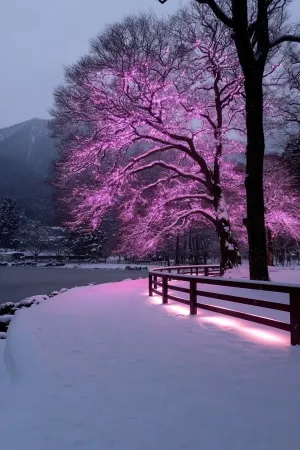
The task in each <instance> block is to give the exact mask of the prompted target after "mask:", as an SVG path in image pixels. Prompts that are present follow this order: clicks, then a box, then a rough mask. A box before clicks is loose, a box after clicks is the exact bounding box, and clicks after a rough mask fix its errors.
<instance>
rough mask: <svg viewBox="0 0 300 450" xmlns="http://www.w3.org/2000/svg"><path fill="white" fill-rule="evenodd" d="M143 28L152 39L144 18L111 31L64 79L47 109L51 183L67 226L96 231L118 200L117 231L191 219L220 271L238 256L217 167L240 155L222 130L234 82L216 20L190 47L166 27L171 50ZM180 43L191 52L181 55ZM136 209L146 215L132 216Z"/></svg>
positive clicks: (234, 111) (228, 126) (237, 102)
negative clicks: (210, 244)
mask: <svg viewBox="0 0 300 450" xmlns="http://www.w3.org/2000/svg"><path fill="white" fill-rule="evenodd" d="M152 20H153V23H152V28H151V33H150V31H149V29H148V28H147V30H146V31H145V20H144V19H143V17H140V18H136V19H128V20H127V22H126V21H125V22H124V23H122V24H117V25H115V26H113V27H111V28H110V29H108V31H107V32H106V34H104V35H101V36H100V37H99V38H98V39H97V40H95V41H94V43H93V47H92V52H91V54H90V56H89V57H87V58H85V59H83V60H81V61H80V62H79V63H78V64H76V65H75V66H74V67H73V68H71V69H69V70H68V71H67V74H66V79H67V85H66V86H65V87H61V88H59V89H58V90H57V91H56V93H55V109H54V110H53V116H54V117H55V120H54V122H53V130H54V135H55V136H56V137H58V138H60V139H61V148H62V152H61V159H60V161H59V163H58V164H57V168H56V184H57V185H58V186H59V187H60V188H61V189H62V190H63V191H64V192H65V190H66V187H68V189H69V192H70V195H68V197H66V196H65V197H64V199H63V200H64V204H65V205H66V207H67V208H68V209H69V211H70V212H71V215H72V217H73V219H74V220H73V222H72V226H73V227H74V228H76V227H79V226H82V224H87V226H92V227H94V228H97V227H98V226H99V224H100V222H101V220H102V218H103V217H104V215H105V214H106V212H107V211H109V210H110V208H112V207H114V206H115V205H116V204H120V203H122V201H123V202H124V201H125V203H123V214H122V215H121V217H122V218H123V220H124V223H130V219H134V218H135V217H138V218H139V222H138V223H140V226H141V228H142V229H145V230H148V232H150V234H151V232H152V233H153V232H154V230H155V229H157V228H158V227H159V226H160V225H159V224H160V223H163V222H165V219H164V218H165V217H166V216H167V215H169V217H172V216H173V215H174V220H173V221H169V222H168V224H167V225H166V226H165V227H164V228H165V232H171V231H172V228H173V229H174V230H178V228H179V227H181V226H184V224H185V223H188V222H189V221H190V220H196V219H195V217H199V218H201V219H200V220H205V221H210V222H211V223H212V224H213V225H214V226H215V228H216V231H217V234H218V237H219V241H220V249H221V266H222V267H223V268H224V269H226V268H229V267H232V266H233V265H235V264H237V262H238V258H239V256H238V249H237V244H236V242H235V240H234V238H233V236H232V232H231V226H230V220H229V215H228V210H227V205H226V201H225V196H224V187H225V186H226V182H227V183H228V180H231V182H234V180H233V178H234V176H235V175H234V172H233V171H232V170H231V168H230V164H229V162H227V163H226V164H225V163H224V161H223V160H224V154H225V155H230V154H231V153H236V152H239V151H240V145H239V142H238V141H237V140H236V139H232V138H231V132H232V131H234V130H235V131H236V130H239V129H240V128H242V127H243V121H242V117H241V114H240V113H241V111H242V105H241V93H242V81H243V80H242V76H241V74H240V73H239V71H238V68H237V63H236V59H235V57H234V54H233V51H232V47H231V45H230V44H229V35H228V32H227V31H226V30H224V27H220V24H217V22H216V24H215V25H216V26H215V28H214V27H212V28H211V29H210V33H211V36H210V37H211V39H209V35H208V34H207V33H208V30H205V33H203V35H202V36H201V34H199V35H198V39H197V40H195V36H194V35H193V33H192V34H191V35H185V34H182V30H181V29H180V27H178V23H177V22H175V23H172V24H171V25H172V26H173V31H174V30H175V31H174V34H173V36H174V38H173V41H171V42H170V39H169V38H166V36H165V33H164V32H162V29H164V27H162V25H161V23H158V22H155V20H154V19H152ZM171 29H172V28H171ZM116 35H117V36H118V39H117V44H118V45H117V44H116V42H115V40H114V39H115V36H116ZM137 36H138V38H139V39H140V41H141V42H143V43H144V48H145V51H144V52H143V51H141V48H140V47H138V49H137V50H136V51H137V54H135V53H134V52H135V46H134V45H133V43H136V40H137V39H138V38H137ZM187 39H191V40H192V43H193V46H192V51H191V50H190V48H189V49H188V50H187V51H185V50H184V45H183V44H184V42H185V41H186V40H187ZM146 41H147V43H148V44H149V46H150V47H151V51H149V46H146V45H145V42H146ZM114 45H117V48H118V53H116V52H114ZM113 55H114V56H115V57H114V58H113V57H112V56H113ZM153 170H156V179H155V181H154V182H153V181H151V174H153ZM141 177H142V181H141ZM146 189H148V190H150V191H151V190H154V191H155V196H153V201H152V203H150V202H149V201H147V195H146V197H143V195H141V194H142V193H143V192H144V191H145V190H146ZM129 192H130V195H131V199H130V198H129V199H128V193H129ZM141 203H142V204H143V205H141ZM136 208H138V209H140V210H141V211H142V210H143V209H144V210H146V212H143V213H142V214H141V215H139V216H136ZM124 210H125V212H124ZM130 215H131V217H130ZM129 229H130V227H129ZM132 232H133V231H132ZM173 232H174V231H173ZM161 235H162V234H161ZM148 236H149V235H148ZM151 242H152V245H153V246H154V245H159V240H157V239H156V240H155V239H150V240H149V243H151ZM155 242H156V244H155ZM149 243H148V246H149V245H150V244H149ZM140 244H141V242H140ZM142 247H143V245H141V249H142Z"/></svg>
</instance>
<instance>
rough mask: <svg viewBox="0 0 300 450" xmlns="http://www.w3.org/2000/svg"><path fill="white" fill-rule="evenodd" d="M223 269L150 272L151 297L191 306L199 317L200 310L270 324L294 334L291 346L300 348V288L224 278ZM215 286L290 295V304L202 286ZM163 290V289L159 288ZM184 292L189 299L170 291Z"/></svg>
mask: <svg viewBox="0 0 300 450" xmlns="http://www.w3.org/2000/svg"><path fill="white" fill-rule="evenodd" d="M220 275H222V274H221V270H220V266H217V265H206V266H171V267H160V268H156V269H151V270H149V295H150V296H152V295H153V293H155V294H157V295H160V296H161V297H162V302H163V303H168V300H173V301H176V302H179V303H183V304H185V305H189V306H190V314H191V315H195V314H197V308H201V309H205V310H208V311H213V312H216V313H220V314H225V315H227V316H232V317H237V318H239V319H243V320H248V321H251V322H255V323H259V324H262V325H267V326H270V327H273V328H278V329H281V330H285V331H288V332H290V335H291V345H300V286H297V285H292V284H281V283H269V282H263V281H244V280H233V279H224V278H220ZM172 281H184V282H187V283H189V287H181V286H176V285H174V284H170V282H172ZM203 284H206V285H207V284H211V285H214V286H225V287H233V288H240V289H250V290H259V291H268V292H279V293H285V294H288V295H289V303H288V304H286V303H277V302H273V301H267V300H256V299H251V298H247V297H243V296H241V295H229V294H225V293H224V294H223V293H215V292H208V291H206V290H205V288H202V287H200V288H198V286H199V285H203ZM159 288H160V289H159ZM170 290H172V291H177V292H183V293H185V294H188V295H189V300H186V299H184V298H181V297H177V296H175V295H171V294H169V291H170ZM198 297H200V298H201V297H206V298H212V299H217V300H224V301H228V302H233V303H240V304H243V305H251V306H255V307H260V308H267V309H272V310H276V311H284V312H288V313H289V314H290V322H289V323H285V322H281V321H278V320H273V319H270V318H268V317H262V316H256V315H254V314H249V313H243V312H240V311H235V310H232V309H228V308H222V307H219V306H214V305H209V304H206V303H202V302H200V303H199V302H198Z"/></svg>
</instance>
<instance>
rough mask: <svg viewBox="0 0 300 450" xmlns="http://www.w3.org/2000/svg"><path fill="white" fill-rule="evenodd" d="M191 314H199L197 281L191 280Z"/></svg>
mask: <svg viewBox="0 0 300 450" xmlns="http://www.w3.org/2000/svg"><path fill="white" fill-rule="evenodd" d="M190 314H191V315H192V316H194V315H195V314H197V282H196V280H191V281H190Z"/></svg>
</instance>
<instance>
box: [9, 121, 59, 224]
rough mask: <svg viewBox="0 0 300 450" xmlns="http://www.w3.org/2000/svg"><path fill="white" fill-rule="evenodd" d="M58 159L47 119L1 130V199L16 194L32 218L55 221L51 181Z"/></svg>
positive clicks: (47, 221)
mask: <svg viewBox="0 0 300 450" xmlns="http://www.w3.org/2000/svg"><path fill="white" fill-rule="evenodd" d="M55 158H56V149H55V142H54V140H53V139H51V138H50V136H49V131H48V121H47V120H43V119H32V120H28V121H26V122H22V123H19V124H16V125H13V126H11V127H9V128H3V129H0V198H3V197H4V196H10V197H13V198H15V199H16V200H17V202H18V204H19V206H20V207H21V208H22V209H24V210H25V213H26V215H28V216H29V217H30V218H32V219H36V220H42V221H43V222H45V223H49V222H52V220H53V208H52V189H51V187H50V186H49V185H48V184H47V180H48V179H49V173H50V168H51V165H52V163H53V161H54V159H55Z"/></svg>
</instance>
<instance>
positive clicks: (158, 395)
mask: <svg viewBox="0 0 300 450" xmlns="http://www.w3.org/2000/svg"><path fill="white" fill-rule="evenodd" d="M158 302H160V299H158V298H155V297H154V298H153V299H149V298H148V295H147V281H146V280H138V281H125V282H120V283H112V284H103V285H98V286H93V287H85V288H77V289H72V290H69V291H68V292H66V293H64V294H60V295H59V296H56V297H54V298H52V299H49V300H46V301H44V302H42V303H41V304H40V305H39V306H33V307H32V308H29V309H22V310H20V311H18V312H17V313H16V316H15V318H14V319H13V321H12V323H11V325H10V327H9V331H8V339H7V346H6V350H5V361H6V367H7V371H6V372H5V371H3V370H2V369H1V368H0V380H1V376H2V379H3V380H4V378H5V376H6V374H8V375H9V378H10V381H9V384H7V383H8V382H4V381H5V380H4V381H3V383H1V382H0V436H1V446H2V447H3V448H5V450H16V449H18V448H19V449H22V450H60V449H61V450H74V449H80V450H99V449H112V450H157V449H159V450H160V449H166V450H179V449H180V450H181V449H185V450H198V449H200V448H202V449H214V450H241V449H243V450H250V449H251V450H252V449H255V450H266V449H269V448H270V449H272V450H282V449H283V448H286V445H287V442H288V448H297V446H298V442H299V431H298V430H299V423H298V421H299V415H300V403H299V401H298V395H297V392H298V386H299V370H300V351H299V348H292V347H289V337H288V334H287V333H281V332H277V331H273V330H269V329H267V328H264V327H261V328H260V329H259V330H258V329H257V328H256V329H254V331H255V330H256V331H255V332H254V333H252V334H251V332H249V333H244V334H243V333H239V332H237V330H234V329H233V328H232V327H231V326H229V325H228V323H227V322H226V320H230V321H231V322H234V319H228V318H226V317H224V316H222V317H221V316H218V315H217V314H216V315H213V314H206V313H204V312H200V313H199V315H198V316H196V317H191V316H189V315H188V308H185V307H184V306H182V305H178V304H170V305H167V306H162V305H158V304H157V303H158ZM218 318H219V319H220V318H221V319H224V322H222V321H221V322H218V320H215V321H214V319H218ZM239 322H242V321H237V323H239ZM244 326H245V327H246V328H247V327H248V331H249V330H251V329H252V328H251V327H252V325H249V324H247V325H246V324H245V325H244ZM259 331H260V333H259ZM0 343H1V341H0Z"/></svg>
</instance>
